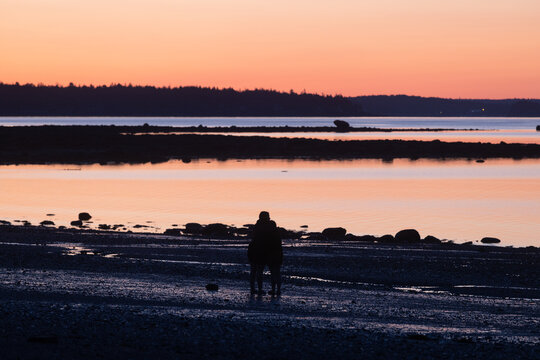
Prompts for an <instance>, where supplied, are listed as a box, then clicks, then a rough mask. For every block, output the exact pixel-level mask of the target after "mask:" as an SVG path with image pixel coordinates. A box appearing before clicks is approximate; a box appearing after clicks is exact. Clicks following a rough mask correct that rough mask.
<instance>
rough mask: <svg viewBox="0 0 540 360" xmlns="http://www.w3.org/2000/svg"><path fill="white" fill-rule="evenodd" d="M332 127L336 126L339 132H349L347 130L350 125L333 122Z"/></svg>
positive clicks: (343, 122) (341, 121)
mask: <svg viewBox="0 0 540 360" xmlns="http://www.w3.org/2000/svg"><path fill="white" fill-rule="evenodd" d="M334 125H336V127H337V131H340V132H346V131H349V129H350V128H351V125H350V124H349V123H348V122H346V121H343V120H335V121H334Z"/></svg>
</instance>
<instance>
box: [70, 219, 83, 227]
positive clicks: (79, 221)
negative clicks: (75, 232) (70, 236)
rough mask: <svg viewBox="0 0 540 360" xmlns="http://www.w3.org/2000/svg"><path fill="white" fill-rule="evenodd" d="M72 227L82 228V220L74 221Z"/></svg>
mask: <svg viewBox="0 0 540 360" xmlns="http://www.w3.org/2000/svg"><path fill="white" fill-rule="evenodd" d="M70 225H71V226H82V221H81V220H74V221H72V222H70Z"/></svg>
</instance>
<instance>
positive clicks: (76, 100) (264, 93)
mask: <svg viewBox="0 0 540 360" xmlns="http://www.w3.org/2000/svg"><path fill="white" fill-rule="evenodd" d="M362 115H365V113H364V112H363V110H362V106H361V105H360V104H359V103H358V102H354V101H352V100H351V99H350V98H346V97H343V96H339V95H337V96H328V95H317V94H307V93H301V94H298V93H295V92H293V91H291V92H289V93H286V92H278V91H274V90H262V89H255V90H243V91H237V90H234V89H230V88H229V89H218V88H208V87H195V86H188V87H154V86H132V85H114V84H113V85H110V86H93V85H89V86H86V85H83V86H75V85H73V84H70V85H69V86H58V85H56V86H50V85H34V84H24V85H20V84H19V83H15V84H3V83H0V116H362Z"/></svg>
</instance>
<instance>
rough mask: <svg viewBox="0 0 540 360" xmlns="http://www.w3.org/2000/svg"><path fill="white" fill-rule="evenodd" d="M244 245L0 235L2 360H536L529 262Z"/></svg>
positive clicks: (407, 249) (521, 254)
mask: <svg viewBox="0 0 540 360" xmlns="http://www.w3.org/2000/svg"><path fill="white" fill-rule="evenodd" d="M246 243H247V240H245V239H243V240H242V239H241V240H238V239H237V240H232V239H230V240H228V239H204V238H194V237H170V236H164V235H149V234H118V233H114V234H112V233H109V234H108V233H96V232H89V231H86V232H85V231H80V230H56V229H44V228H37V227H12V226H0V269H1V270H0V319H1V321H0V358H2V359H17V358H20V359H52V358H57V359H60V358H70V359H71V358H75V359H77V358H88V359H95V358H107V359H112V358H116V359H118V358H130V359H146V358H158V359H173V358H174V359H177V358H179V359H183V358H211V359H222V358H227V359H244V358H245V359H248V358H249V359H281V358H283V359H285V358H287V359H289V358H292V359H294V358H297V359H307V358H345V359H358V358H383V359H384V358H392V359H402V358H405V359H417V358H419V359H420V358H443V359H461V358H475V359H477V358H480V359H510V358H511V359H516V358H521V359H533V358H538V349H539V347H540V303H539V301H540V300H539V299H540V280H539V279H540V251H539V249H536V248H527V249H510V248H499V247H481V246H457V245H455V246H448V245H407V246H398V245H378V244H360V243H355V242H344V241H341V242H333V243H327V242H322V241H319V242H317V241H310V242H305V241H298V240H297V241H289V240H285V241H284V252H285V264H284V266H283V275H284V285H283V295H282V296H281V297H271V296H269V295H265V296H260V297H256V296H250V295H249V293H248V281H247V278H248V272H249V268H248V265H246V245H247V244H246ZM265 280H267V279H265ZM209 283H214V284H217V285H218V286H219V290H218V291H207V290H206V289H205V286H206V285H207V284H209Z"/></svg>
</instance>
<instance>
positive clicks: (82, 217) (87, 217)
mask: <svg viewBox="0 0 540 360" xmlns="http://www.w3.org/2000/svg"><path fill="white" fill-rule="evenodd" d="M91 218H92V216H91V215H90V214H89V213H87V212H82V213H79V220H81V221H88V220H90V219H91Z"/></svg>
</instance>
